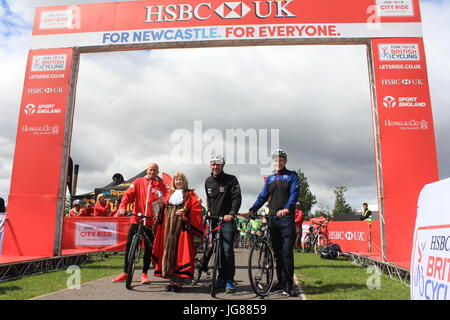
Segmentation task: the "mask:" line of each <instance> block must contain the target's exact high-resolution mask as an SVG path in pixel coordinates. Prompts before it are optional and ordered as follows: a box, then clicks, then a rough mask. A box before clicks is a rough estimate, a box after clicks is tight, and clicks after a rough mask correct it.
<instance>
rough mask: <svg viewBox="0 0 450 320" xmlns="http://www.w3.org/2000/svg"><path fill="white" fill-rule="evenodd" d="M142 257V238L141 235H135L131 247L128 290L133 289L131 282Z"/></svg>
mask: <svg viewBox="0 0 450 320" xmlns="http://www.w3.org/2000/svg"><path fill="white" fill-rule="evenodd" d="M140 256H141V237H140V235H139V234H135V235H134V237H133V240H132V242H131V246H130V252H129V253H128V271H127V282H126V284H125V286H126V288H127V289H128V290H130V289H131V282H132V281H133V275H134V270H135V268H136V265H137V264H138V263H139V259H140Z"/></svg>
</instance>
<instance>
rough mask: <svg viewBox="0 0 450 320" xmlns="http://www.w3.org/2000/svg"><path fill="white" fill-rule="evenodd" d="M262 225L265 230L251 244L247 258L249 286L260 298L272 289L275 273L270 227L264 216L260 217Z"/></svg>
mask: <svg viewBox="0 0 450 320" xmlns="http://www.w3.org/2000/svg"><path fill="white" fill-rule="evenodd" d="M262 224H263V226H266V228H264V231H263V234H262V236H261V237H259V238H257V239H256V240H255V241H254V242H253V244H252V246H251V249H250V254H249V256H248V277H249V279H250V284H251V286H252V288H253V290H254V291H255V293H256V294H257V295H259V296H260V297H264V296H267V295H268V294H269V292H270V290H271V289H272V286H273V281H274V277H273V275H274V271H275V260H274V254H273V250H272V240H271V238H270V230H269V228H270V227H269V225H268V221H267V218H266V216H265V215H264V214H263V215H262Z"/></svg>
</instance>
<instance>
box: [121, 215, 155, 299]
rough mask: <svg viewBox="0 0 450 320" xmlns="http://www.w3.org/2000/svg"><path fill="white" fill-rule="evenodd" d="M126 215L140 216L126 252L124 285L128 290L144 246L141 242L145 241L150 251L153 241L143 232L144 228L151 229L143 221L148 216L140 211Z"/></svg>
mask: <svg viewBox="0 0 450 320" xmlns="http://www.w3.org/2000/svg"><path fill="white" fill-rule="evenodd" d="M128 215H129V216H136V217H141V218H142V219H141V220H140V222H139V226H138V230H137V232H136V234H135V235H134V236H133V239H132V240H131V245H130V251H129V252H128V270H127V281H126V284H125V286H126V288H127V289H128V290H130V289H131V282H132V281H133V275H134V270H135V268H136V265H137V264H138V263H139V259H140V258H141V255H142V251H143V247H144V246H143V243H144V242H145V244H146V245H147V246H148V247H149V248H150V251H152V249H153V243H152V241H151V240H150V239H149V238H148V237H147V235H146V234H145V230H147V231H152V228H150V227H147V226H146V225H145V221H146V220H147V219H150V217H146V216H144V215H143V214H142V213H137V214H135V213H131V214H128Z"/></svg>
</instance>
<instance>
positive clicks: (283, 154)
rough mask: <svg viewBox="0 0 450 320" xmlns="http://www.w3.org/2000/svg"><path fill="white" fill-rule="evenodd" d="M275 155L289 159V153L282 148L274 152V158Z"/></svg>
mask: <svg viewBox="0 0 450 320" xmlns="http://www.w3.org/2000/svg"><path fill="white" fill-rule="evenodd" d="M275 157H282V158H285V159H287V153H286V152H284V151H283V150H282V149H277V150H275V151H274V152H273V153H272V159H273V158H275Z"/></svg>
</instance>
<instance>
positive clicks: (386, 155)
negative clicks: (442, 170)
mask: <svg viewBox="0 0 450 320" xmlns="http://www.w3.org/2000/svg"><path fill="white" fill-rule="evenodd" d="M372 54H373V61H374V69H375V70H374V71H375V86H376V94H377V97H376V99H377V105H378V121H379V132H380V151H381V152H380V153H381V155H380V156H381V162H382V169H381V170H382V177H383V195H380V197H382V199H383V202H384V223H385V238H386V243H385V245H386V260H387V261H388V262H402V261H409V260H410V252H411V247H412V241H413V230H414V222H415V219H416V208H417V199H418V196H419V192H420V190H421V189H422V188H423V186H424V185H425V184H428V183H431V182H434V181H437V180H439V175H438V163H437V155H436V143H435V135H434V125H433V115H432V112H431V100H430V91H429V87H428V76H427V67H426V60H425V51H424V47H423V40H422V39H421V38H403V39H401V38H396V39H391V38H389V39H376V40H372Z"/></svg>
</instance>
